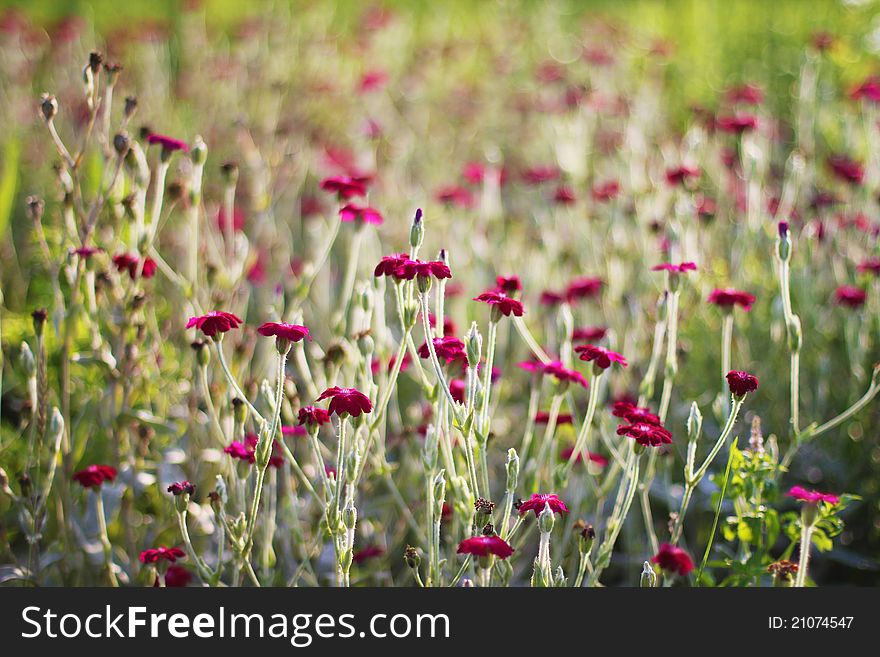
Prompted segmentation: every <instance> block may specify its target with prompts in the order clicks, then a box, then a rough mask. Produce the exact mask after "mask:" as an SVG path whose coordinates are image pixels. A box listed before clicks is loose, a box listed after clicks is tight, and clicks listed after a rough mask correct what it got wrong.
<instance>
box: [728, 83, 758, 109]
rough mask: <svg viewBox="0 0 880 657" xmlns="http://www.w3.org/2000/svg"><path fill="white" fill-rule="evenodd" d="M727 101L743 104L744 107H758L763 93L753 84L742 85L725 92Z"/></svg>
mask: <svg viewBox="0 0 880 657" xmlns="http://www.w3.org/2000/svg"><path fill="white" fill-rule="evenodd" d="M726 95H727V100H729V101H730V102H732V103H744V104H746V105H760V104H761V101H763V100H764V92H763V91H761V87H759V86H757V85H755V84H750V83H747V84H742V85H739V86H737V87H731V88H730V89H728V90H727V94H726Z"/></svg>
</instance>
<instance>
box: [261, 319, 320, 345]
mask: <svg viewBox="0 0 880 657" xmlns="http://www.w3.org/2000/svg"><path fill="white" fill-rule="evenodd" d="M257 333H259V334H260V335H265V336H266V337H271V336H275V337H276V338H283V339H285V340H290V341H291V342H299V341H300V340H302V339H303V338H308V339H309V340H311V339H312V336H310V335H309V329H308V328H306V327H305V326H301V325H300V324H285V323H283V322H266V323H265V324H263V325H262V326H260V328H258V329H257Z"/></svg>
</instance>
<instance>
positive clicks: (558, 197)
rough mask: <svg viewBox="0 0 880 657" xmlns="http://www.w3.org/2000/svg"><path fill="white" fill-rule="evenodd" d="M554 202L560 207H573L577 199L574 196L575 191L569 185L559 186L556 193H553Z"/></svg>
mask: <svg viewBox="0 0 880 657" xmlns="http://www.w3.org/2000/svg"><path fill="white" fill-rule="evenodd" d="M553 201H554V202H556V203H559V204H560V205H571V204H572V203H574V202H575V201H577V198H576V197H575V195H574V190H573V189H572V188H571V187H569V186H568V185H559V186H558V187H557V188H556V191H554V192H553Z"/></svg>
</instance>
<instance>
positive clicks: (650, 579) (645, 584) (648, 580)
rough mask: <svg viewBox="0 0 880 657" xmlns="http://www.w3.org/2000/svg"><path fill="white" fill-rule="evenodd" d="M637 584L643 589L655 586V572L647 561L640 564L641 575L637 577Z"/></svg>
mask: <svg viewBox="0 0 880 657" xmlns="http://www.w3.org/2000/svg"><path fill="white" fill-rule="evenodd" d="M639 586H640V587H641V588H643V589H653V588H654V587H655V586H657V572H656V571H655V570H654V568H653V567H652V566H651V564H650V563H648V562H647V561H646V562H645V563H644V564H643V565H642V576H641V578H639Z"/></svg>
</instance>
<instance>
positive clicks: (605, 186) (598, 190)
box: [590, 180, 620, 203]
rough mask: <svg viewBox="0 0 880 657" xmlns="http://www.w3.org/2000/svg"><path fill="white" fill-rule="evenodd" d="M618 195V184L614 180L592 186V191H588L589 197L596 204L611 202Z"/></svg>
mask: <svg viewBox="0 0 880 657" xmlns="http://www.w3.org/2000/svg"><path fill="white" fill-rule="evenodd" d="M618 194H620V183H619V182H617V181H616V180H609V181H608V182H604V183H599V184H597V185H594V186H593V189H592V190H591V191H590V195H591V196H592V197H593V200H594V201H596V202H597V203H607V202H608V201H613V200H614V199H615V198H617V195H618Z"/></svg>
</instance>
